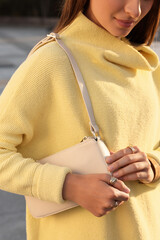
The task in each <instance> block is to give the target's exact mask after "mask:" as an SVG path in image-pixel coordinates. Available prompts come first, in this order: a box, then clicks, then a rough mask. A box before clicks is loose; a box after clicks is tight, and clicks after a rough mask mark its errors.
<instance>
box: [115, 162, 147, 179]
mask: <svg viewBox="0 0 160 240" xmlns="http://www.w3.org/2000/svg"><path fill="white" fill-rule="evenodd" d="M148 168H149V163H148V162H134V163H131V164H129V165H127V166H125V167H123V168H120V169H118V170H117V171H115V172H113V176H114V177H116V178H121V177H123V176H125V175H128V174H131V173H138V172H141V171H147V170H148Z"/></svg>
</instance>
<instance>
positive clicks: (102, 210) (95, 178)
mask: <svg viewBox="0 0 160 240" xmlns="http://www.w3.org/2000/svg"><path fill="white" fill-rule="evenodd" d="M110 179H111V176H110V175H109V174H86V175H80V174H71V173H69V174H67V176H66V179H65V182H64V186H63V198H64V199H65V200H70V201H74V202H76V203H77V204H78V205H80V206H82V207H84V208H86V209H87V210H88V211H90V212H91V213H93V214H94V215H95V216H97V217H100V216H103V215H105V214H106V213H107V212H109V211H111V210H113V209H114V208H115V207H116V202H118V205H120V204H122V203H123V202H124V201H127V200H128V198H129V192H130V190H129V188H128V187H127V186H126V185H125V184H124V183H123V182H122V181H120V180H117V181H116V182H114V186H113V185H109V181H110Z"/></svg>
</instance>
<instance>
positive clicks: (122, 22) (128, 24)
mask: <svg viewBox="0 0 160 240" xmlns="http://www.w3.org/2000/svg"><path fill="white" fill-rule="evenodd" d="M116 21H117V23H118V24H119V25H120V26H121V27H123V28H129V27H131V26H132V25H133V23H134V21H128V20H122V19H117V18H116Z"/></svg>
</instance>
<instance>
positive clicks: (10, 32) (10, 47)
mask: <svg viewBox="0 0 160 240" xmlns="http://www.w3.org/2000/svg"><path fill="white" fill-rule="evenodd" d="M50 31H51V30H49V29H46V28H40V27H32V28H30V27H25V28H22V27H16V28H15V27H0V94H1V92H2V91H3V89H4V87H5V85H6V84H7V82H8V81H9V79H10V77H11V76H12V74H13V73H14V72H15V70H16V69H17V68H18V66H19V65H20V64H21V63H22V62H23V61H24V60H25V58H26V57H27V55H28V53H29V51H30V50H31V48H32V47H33V46H34V45H35V44H36V43H37V42H38V41H39V40H41V39H42V38H44V37H45V36H46V34H47V33H49V32H50ZM152 47H153V49H154V50H155V51H156V52H157V54H158V55H159V57H160V42H154V43H153V45H152ZM25 235H26V234H25V201H24V197H22V196H18V195H15V194H11V193H7V192H3V191H0V240H25V239H26V238H25Z"/></svg>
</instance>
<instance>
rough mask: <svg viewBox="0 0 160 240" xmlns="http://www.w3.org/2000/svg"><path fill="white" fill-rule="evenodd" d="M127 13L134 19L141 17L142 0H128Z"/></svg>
mask: <svg viewBox="0 0 160 240" xmlns="http://www.w3.org/2000/svg"><path fill="white" fill-rule="evenodd" d="M125 12H126V13H127V14H128V15H129V16H130V17H132V18H133V19H136V18H138V17H139V16H140V15H141V1H140V0H127V3H126V5H125Z"/></svg>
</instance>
